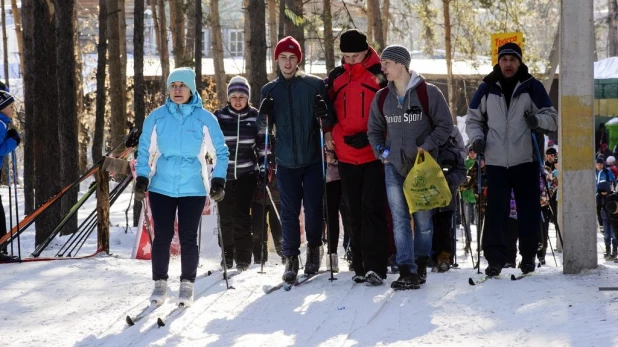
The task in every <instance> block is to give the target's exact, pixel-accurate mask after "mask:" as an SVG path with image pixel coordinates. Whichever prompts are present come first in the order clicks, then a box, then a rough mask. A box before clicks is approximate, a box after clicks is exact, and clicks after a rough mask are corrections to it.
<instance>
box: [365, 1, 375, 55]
mask: <svg viewBox="0 0 618 347" xmlns="http://www.w3.org/2000/svg"><path fill="white" fill-rule="evenodd" d="M363 10H364V12H365V16H366V17H367V40H368V41H369V44H370V45H374V44H375V42H374V41H373V27H374V25H373V22H374V21H375V18H374V15H373V13H371V0H368V1H367V8H366V9H365V8H363Z"/></svg>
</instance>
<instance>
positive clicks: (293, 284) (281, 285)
mask: <svg viewBox="0 0 618 347" xmlns="http://www.w3.org/2000/svg"><path fill="white" fill-rule="evenodd" d="M323 273H325V272H324V271H320V272H318V273H315V274H303V275H302V276H300V277H299V278H297V279H296V281H295V282H291V283H290V282H285V281H283V282H281V283H279V284H277V285H276V286H264V287H263V288H262V289H263V290H264V293H265V294H271V293H273V292H276V291H277V290H279V289H281V288H283V290H285V291H286V292H289V291H290V290H292V288H293V287H298V286H300V285H301V284H303V283H307V282H309V281H310V280H311V279H313V278H315V277H317V276H319V275H321V274H323Z"/></svg>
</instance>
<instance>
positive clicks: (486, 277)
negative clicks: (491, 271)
mask: <svg viewBox="0 0 618 347" xmlns="http://www.w3.org/2000/svg"><path fill="white" fill-rule="evenodd" d="M531 275H532V273H531V272H529V273H527V274H521V275H518V276H515V275H514V274H512V275H511V281H519V280H521V279H522V278H525V277H528V276H531ZM490 278H495V279H499V278H500V275H498V276H488V275H485V276H483V277H481V279H480V280H478V281H475V280H473V279H472V277H470V278H468V284H469V285H471V286H475V285H478V284H483V283H485V281H487V280H488V279H490Z"/></svg>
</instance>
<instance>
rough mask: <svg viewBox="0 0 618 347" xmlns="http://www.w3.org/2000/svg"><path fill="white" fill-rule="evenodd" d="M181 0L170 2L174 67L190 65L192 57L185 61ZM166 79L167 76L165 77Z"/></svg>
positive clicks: (183, 16)
mask: <svg viewBox="0 0 618 347" xmlns="http://www.w3.org/2000/svg"><path fill="white" fill-rule="evenodd" d="M182 5H183V0H172V1H171V2H170V22H171V23H170V24H171V28H172V47H173V49H172V50H173V53H174V66H175V67H181V66H189V65H191V60H192V57H190V58H189V59H187V57H186V53H185V38H186V36H185V15H184V11H183V9H182V7H183V6H182ZM166 77H167V76H166Z"/></svg>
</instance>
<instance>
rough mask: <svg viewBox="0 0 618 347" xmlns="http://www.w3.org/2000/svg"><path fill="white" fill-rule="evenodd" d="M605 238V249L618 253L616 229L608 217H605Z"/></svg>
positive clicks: (608, 251)
mask: <svg viewBox="0 0 618 347" xmlns="http://www.w3.org/2000/svg"><path fill="white" fill-rule="evenodd" d="M603 238H604V241H605V251H606V252H607V253H616V248H617V246H618V243H616V236H615V235H614V229H612V225H611V224H609V220H608V219H607V218H603Z"/></svg>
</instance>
